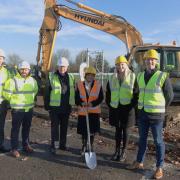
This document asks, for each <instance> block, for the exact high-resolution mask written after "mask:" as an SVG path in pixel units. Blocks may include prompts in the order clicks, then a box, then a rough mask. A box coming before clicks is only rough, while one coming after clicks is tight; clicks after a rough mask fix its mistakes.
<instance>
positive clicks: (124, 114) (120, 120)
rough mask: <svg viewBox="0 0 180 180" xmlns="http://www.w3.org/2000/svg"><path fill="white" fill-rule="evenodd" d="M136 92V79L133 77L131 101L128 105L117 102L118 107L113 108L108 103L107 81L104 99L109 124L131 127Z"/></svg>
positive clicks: (109, 93)
mask: <svg viewBox="0 0 180 180" xmlns="http://www.w3.org/2000/svg"><path fill="white" fill-rule="evenodd" d="M138 94H139V91H138V86H137V80H136V79H135V83H134V88H133V98H132V100H131V103H130V104H128V105H122V104H120V103H119V105H118V108H113V107H111V105H110V102H111V91H110V86H109V82H108V83H107V86H106V99H105V100H106V104H107V105H108V107H109V124H110V125H111V126H115V127H120V126H123V127H125V126H128V127H131V126H133V125H134V124H135V118H136V109H137V102H138Z"/></svg>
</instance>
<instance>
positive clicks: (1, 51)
mask: <svg viewBox="0 0 180 180" xmlns="http://www.w3.org/2000/svg"><path fill="white" fill-rule="evenodd" d="M0 57H4V58H5V57H6V56H5V53H4V51H3V50H2V49H0Z"/></svg>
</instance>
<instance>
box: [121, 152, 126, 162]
mask: <svg viewBox="0 0 180 180" xmlns="http://www.w3.org/2000/svg"><path fill="white" fill-rule="evenodd" d="M125 160H126V151H125V149H122V151H121V155H120V161H121V162H124V161H125Z"/></svg>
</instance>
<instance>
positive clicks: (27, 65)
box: [18, 61, 31, 69]
mask: <svg viewBox="0 0 180 180" xmlns="http://www.w3.org/2000/svg"><path fill="white" fill-rule="evenodd" d="M18 69H31V67H30V64H29V63H28V62H27V61H23V62H22V63H20V64H19V66H18Z"/></svg>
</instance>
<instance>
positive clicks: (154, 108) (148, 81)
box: [132, 49, 174, 179]
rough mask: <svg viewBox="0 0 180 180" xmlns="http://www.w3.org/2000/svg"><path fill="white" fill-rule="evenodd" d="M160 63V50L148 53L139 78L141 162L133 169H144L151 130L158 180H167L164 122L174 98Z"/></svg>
mask: <svg viewBox="0 0 180 180" xmlns="http://www.w3.org/2000/svg"><path fill="white" fill-rule="evenodd" d="M158 59H159V55H158V52H157V51H156V50H154V49H151V50H148V51H147V52H146V53H145V55H144V61H145V66H146V69H145V71H144V72H140V73H139V74H138V76H137V81H138V86H139V99H138V109H139V118H138V127H139V136H140V138H139V149H138V154H137V158H136V161H135V162H134V163H133V165H132V169H143V167H144V166H143V161H144V157H145V153H146V148H147V137H148V131H149V128H151V132H152V135H153V138H154V144H155V147H156V171H155V174H154V178H155V179H161V178H162V177H163V170H162V168H163V164H164V155H165V145H164V142H163V135H162V133H163V121H164V119H165V108H166V107H167V106H168V105H169V104H170V103H171V101H172V99H173V96H174V95H173V90H172V85H171V82H170V80H169V78H168V74H167V73H166V72H162V71H159V70H157V68H156V65H157V61H158Z"/></svg>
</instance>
